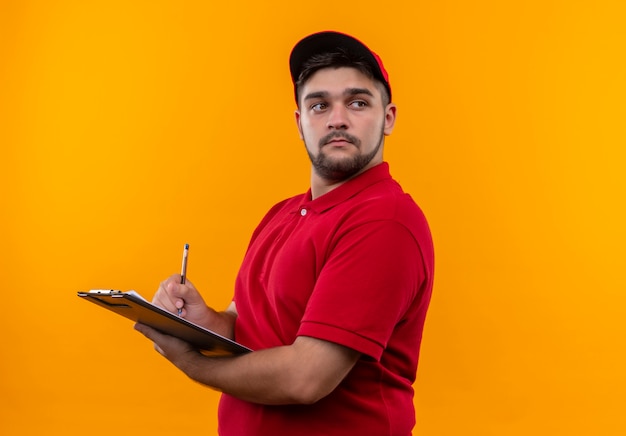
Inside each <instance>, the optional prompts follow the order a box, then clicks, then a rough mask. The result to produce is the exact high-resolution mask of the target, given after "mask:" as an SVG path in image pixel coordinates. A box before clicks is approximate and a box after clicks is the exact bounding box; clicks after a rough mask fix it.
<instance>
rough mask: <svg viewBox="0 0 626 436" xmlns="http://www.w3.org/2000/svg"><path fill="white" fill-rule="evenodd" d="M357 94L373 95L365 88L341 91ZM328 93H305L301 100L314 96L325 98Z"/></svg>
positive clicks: (344, 93) (346, 93)
mask: <svg viewBox="0 0 626 436" xmlns="http://www.w3.org/2000/svg"><path fill="white" fill-rule="evenodd" d="M359 94H365V95H369V96H371V97H374V94H372V91H370V90H369V89H367V88H347V89H346V90H344V91H343V95H346V96H350V95H359ZM329 95H330V93H329V92H328V91H317V92H311V93H309V94H307V95H305V96H304V98H303V100H311V99H315V98H327V97H328V96H329Z"/></svg>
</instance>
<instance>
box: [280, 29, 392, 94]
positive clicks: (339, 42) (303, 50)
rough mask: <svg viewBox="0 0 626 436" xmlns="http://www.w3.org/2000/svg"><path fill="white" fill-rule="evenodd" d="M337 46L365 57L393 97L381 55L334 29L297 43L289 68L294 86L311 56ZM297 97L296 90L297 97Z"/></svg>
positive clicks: (330, 50)
mask: <svg viewBox="0 0 626 436" xmlns="http://www.w3.org/2000/svg"><path fill="white" fill-rule="evenodd" d="M337 48H341V49H343V50H345V51H347V52H349V53H353V54H355V55H358V56H360V57H362V58H363V59H365V61H367V62H368V63H369V64H370V66H371V67H372V71H373V72H374V77H375V78H376V79H378V80H380V81H381V82H382V84H383V85H385V88H386V89H387V92H388V93H389V99H391V86H390V85H389V75H388V74H387V70H385V67H384V66H383V61H382V60H381V59H380V57H379V56H378V55H377V54H376V53H374V52H373V51H372V50H370V49H369V48H368V47H367V46H366V45H365V44H363V43H362V42H361V41H359V40H358V39H356V38H354V37H352V36H350V35H346V34H345V33H339V32H332V31H328V32H319V33H314V34H312V35H309V36H307V37H305V38H303V39H302V40H300V42H298V43H297V44H296V45H295V47H294V48H293V50H292V51H291V56H289V69H290V70H291V80H292V81H293V84H294V88H295V87H296V82H297V81H298V78H299V77H300V73H301V72H302V68H303V66H304V64H305V62H306V61H308V60H309V59H310V58H311V56H315V55H317V54H322V53H327V52H332V51H335V50H336V49H337ZM297 98H298V96H297V90H296V99H297Z"/></svg>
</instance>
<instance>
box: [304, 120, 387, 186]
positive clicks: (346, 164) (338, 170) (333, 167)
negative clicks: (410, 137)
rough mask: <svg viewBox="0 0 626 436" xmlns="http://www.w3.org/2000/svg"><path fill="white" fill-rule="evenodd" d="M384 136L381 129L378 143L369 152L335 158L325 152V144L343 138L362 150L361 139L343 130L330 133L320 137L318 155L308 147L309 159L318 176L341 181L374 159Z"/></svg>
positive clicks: (331, 180)
mask: <svg viewBox="0 0 626 436" xmlns="http://www.w3.org/2000/svg"><path fill="white" fill-rule="evenodd" d="M384 137H385V135H384V132H383V130H382V129H381V132H380V136H379V138H378V143H377V144H376V147H375V148H374V150H372V151H371V152H370V153H367V154H361V153H360V152H359V154H357V155H355V156H353V157H346V158H343V159H333V158H331V157H329V156H328V155H327V154H325V153H324V146H325V145H326V144H328V143H329V142H330V140H331V139H333V138H343V139H345V140H346V141H348V142H350V143H351V144H353V145H354V146H355V147H356V148H357V149H358V150H359V151H360V150H361V140H359V139H358V138H356V137H355V136H352V135H350V134H348V133H345V132H341V131H338V132H333V133H330V134H328V135H326V136H324V137H323V138H322V139H320V141H319V144H318V149H319V153H318V154H317V156H314V155H313V154H312V153H311V151H310V148H309V147H306V150H307V153H308V155H309V159H311V163H312V164H313V169H314V170H315V172H316V173H317V175H318V176H320V177H321V178H323V179H325V180H328V181H329V182H341V181H344V180H347V179H349V178H350V177H352V176H354V175H355V174H357V173H358V172H359V171H361V170H362V169H363V168H365V167H366V166H367V165H368V164H369V163H370V162H371V161H372V159H374V157H375V156H376V154H377V153H378V150H380V147H381V146H382V144H383V141H384Z"/></svg>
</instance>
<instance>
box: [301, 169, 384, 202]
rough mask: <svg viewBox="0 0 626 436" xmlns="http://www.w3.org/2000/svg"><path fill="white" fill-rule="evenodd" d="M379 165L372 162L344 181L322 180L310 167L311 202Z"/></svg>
mask: <svg viewBox="0 0 626 436" xmlns="http://www.w3.org/2000/svg"><path fill="white" fill-rule="evenodd" d="M379 163H380V162H372V163H370V164H369V165H367V166H366V167H365V168H363V169H362V170H361V171H359V172H358V173H356V174H354V175H352V176H350V177H348V178H347V179H344V180H328V179H324V178H322V177H320V176H319V175H318V174H317V173H316V172H315V169H314V168H312V167H311V200H315V199H316V198H318V197H321V196H322V195H324V194H328V193H329V192H330V191H332V190H333V189H335V188H338V187H340V186H341V185H343V184H344V183H346V182H347V181H349V180H352V179H354V178H355V177H358V176H359V175H360V174H363V173H364V172H365V171H367V170H369V169H370V168H373V167H375V166H376V165H378V164H379Z"/></svg>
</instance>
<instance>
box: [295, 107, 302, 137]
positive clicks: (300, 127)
mask: <svg viewBox="0 0 626 436" xmlns="http://www.w3.org/2000/svg"><path fill="white" fill-rule="evenodd" d="M295 116H296V125H297V126H298V133H299V134H300V139H302V140H304V136H303V135H302V123H301V121H300V117H301V115H300V110H299V109H298V110H296V112H295Z"/></svg>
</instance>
